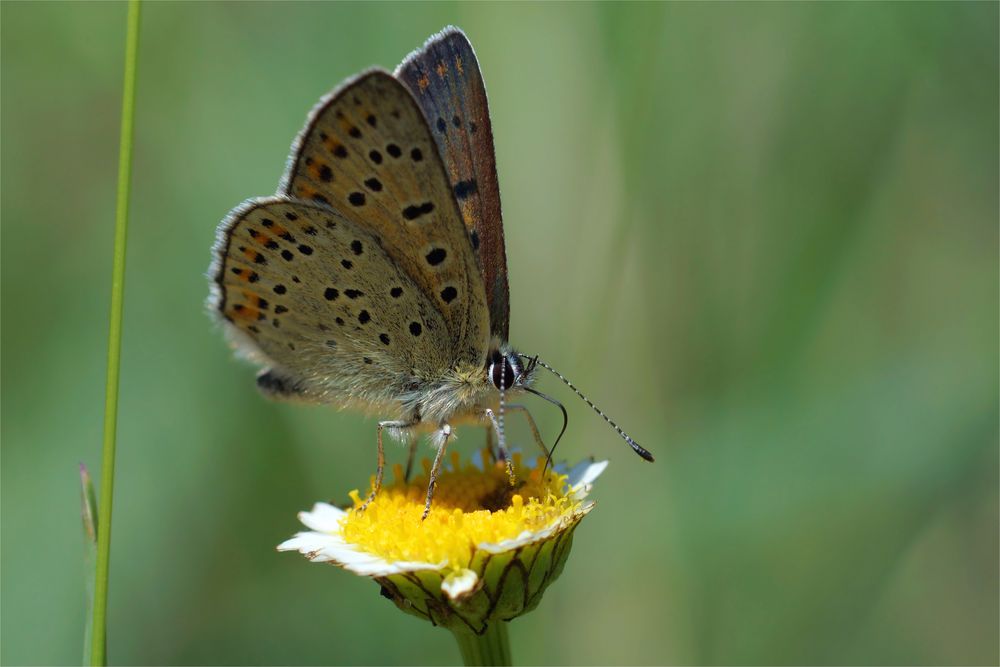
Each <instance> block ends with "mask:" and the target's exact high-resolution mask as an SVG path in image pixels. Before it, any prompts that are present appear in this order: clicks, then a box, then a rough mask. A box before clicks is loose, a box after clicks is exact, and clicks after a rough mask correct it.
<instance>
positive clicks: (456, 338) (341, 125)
mask: <svg viewBox="0 0 1000 667" xmlns="http://www.w3.org/2000/svg"><path fill="white" fill-rule="evenodd" d="M284 189H285V192H286V194H288V195H289V196H292V197H296V198H299V199H304V200H311V201H313V202H316V203H318V204H321V205H324V206H329V207H331V208H333V209H336V210H340V211H342V212H343V214H344V215H345V217H348V218H350V219H351V220H354V221H356V222H357V224H359V225H361V226H363V227H366V228H367V229H368V230H369V231H370V233H371V234H372V235H373V236H374V237H375V238H376V240H377V242H378V243H379V244H380V245H381V246H382V248H383V249H384V250H385V252H386V253H387V255H388V256H389V257H390V258H391V259H392V260H393V261H394V262H395V263H396V264H397V265H398V266H399V267H400V268H401V269H402V270H403V272H405V273H406V274H407V275H408V276H410V278H411V279H412V280H413V281H414V282H415V283H416V284H417V285H418V286H419V288H420V289H421V290H422V291H423V292H424V294H425V295H426V296H427V297H428V299H430V300H431V301H432V302H433V303H434V304H435V305H436V306H437V308H438V309H439V311H440V312H441V316H442V318H443V319H444V321H445V323H446V325H447V327H448V332H449V333H450V340H447V341H442V342H443V343H444V344H445V347H446V348H447V349H448V350H449V351H451V352H453V354H454V359H455V360H456V361H465V362H468V363H482V361H483V359H484V358H485V355H486V346H487V344H488V338H489V311H488V310H487V306H486V296H485V293H484V290H483V285H482V278H481V276H480V273H479V269H478V267H477V265H476V258H475V254H474V251H473V250H472V246H471V244H470V243H469V239H468V235H467V233H466V230H465V226H464V224H463V223H462V219H461V214H460V212H459V209H458V206H457V204H456V202H455V198H454V195H453V193H452V191H451V187H450V185H449V182H448V178H447V176H446V174H445V168H444V164H443V163H442V161H441V158H440V156H439V155H438V152H437V150H436V148H435V144H434V140H433V138H432V137H431V134H430V129H429V128H428V127H427V122H426V120H424V117H423V114H422V113H421V111H420V109H419V107H418V106H417V104H416V102H415V100H414V99H413V96H412V95H411V94H410V93H409V91H407V90H406V88H405V87H404V86H403V85H402V84H401V83H400V82H399V81H397V80H396V79H395V78H393V77H392V76H391V75H390V74H388V73H387V72H384V71H381V70H374V71H371V72H368V73H366V74H362V75H361V76H359V77H358V78H356V79H354V80H353V81H350V82H348V83H347V84H345V85H344V86H343V87H342V88H340V89H339V90H338V91H336V92H335V93H334V94H333V96H332V97H331V98H330V99H329V100H328V101H326V102H323V103H321V105H320V106H319V107H318V108H317V109H316V110H315V111H314V112H313V114H312V116H311V118H310V121H309V124H308V125H307V126H306V129H305V131H304V132H303V134H302V136H301V137H300V138H299V140H298V142H297V149H296V152H295V153H294V154H293V157H292V159H291V162H290V165H289V171H288V173H287V174H286V177H285V185H284Z"/></svg>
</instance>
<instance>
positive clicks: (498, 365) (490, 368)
mask: <svg viewBox="0 0 1000 667" xmlns="http://www.w3.org/2000/svg"><path fill="white" fill-rule="evenodd" d="M486 379H487V380H488V381H489V383H490V384H492V385H493V386H494V387H495V388H496V389H497V391H503V392H508V391H511V390H513V389H525V388H527V387H529V386H531V384H532V382H534V379H535V361H534V360H533V359H527V360H524V359H523V358H522V356H521V355H519V354H518V353H517V352H515V351H514V350H513V349H512V348H511V347H510V345H508V344H507V343H502V344H500V345H496V346H494V347H493V349H492V350H491V351H490V353H489V355H487V358H486Z"/></svg>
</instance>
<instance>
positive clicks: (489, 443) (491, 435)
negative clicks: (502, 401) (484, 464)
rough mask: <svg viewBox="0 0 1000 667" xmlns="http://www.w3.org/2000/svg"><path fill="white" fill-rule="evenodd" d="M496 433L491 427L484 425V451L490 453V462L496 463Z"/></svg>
mask: <svg viewBox="0 0 1000 667" xmlns="http://www.w3.org/2000/svg"><path fill="white" fill-rule="evenodd" d="M496 442H497V441H496V433H495V432H494V431H493V429H491V428H489V427H486V451H488V452H489V453H490V462H491V463H496V461H497V445H496Z"/></svg>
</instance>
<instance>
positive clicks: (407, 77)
mask: <svg viewBox="0 0 1000 667" xmlns="http://www.w3.org/2000/svg"><path fill="white" fill-rule="evenodd" d="M396 76H397V77H398V78H399V79H400V80H401V81H402V82H403V83H405V84H406V86H407V87H408V88H409V89H410V91H411V92H412V93H413V96H414V97H415V98H416V99H417V102H418V103H419V104H420V107H421V109H422V110H423V112H424V116H425V117H426V118H427V122H428V124H429V125H430V126H431V131H432V132H433V136H434V139H435V141H436V142H437V145H438V148H439V149H440V151H441V155H442V157H443V158H444V161H445V166H446V167H447V170H448V175H449V178H450V180H451V186H452V191H453V192H454V194H455V197H456V199H457V200H458V203H459V206H460V208H461V211H462V218H463V221H464V222H465V224H466V227H467V228H468V230H469V234H470V236H471V239H472V241H473V246H474V247H475V248H476V252H477V254H478V257H479V264H480V268H481V270H482V274H483V282H484V287H485V290H486V300H487V303H488V305H489V310H490V330H491V333H492V334H493V335H495V336H497V337H499V338H500V339H502V340H507V336H508V329H509V318H510V303H509V298H510V297H509V294H508V287H507V257H506V252H505V249H504V237H503V221H502V218H501V213H500V187H499V185H498V181H497V169H496V154H495V151H494V148H493V128H492V125H491V123H490V112H489V105H488V103H487V99H486V87H485V85H484V84H483V77H482V73H481V72H480V71H479V62H478V60H477V59H476V55H475V52H473V50H472V45H471V44H470V43H469V40H468V38H467V37H466V36H465V34H464V33H463V32H462V31H461V30H459V29H458V28H448V29H446V30H444V31H443V32H441V33H439V34H438V35H435V36H434V37H432V38H431V39H430V40H428V42H427V43H426V44H425V45H424V47H423V48H422V49H419V50H417V51H415V52H414V53H413V54H411V55H410V56H409V57H407V58H406V60H404V61H403V63H402V64H401V65H400V66H399V68H398V69H397V70H396Z"/></svg>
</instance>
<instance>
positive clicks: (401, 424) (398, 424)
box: [358, 421, 413, 512]
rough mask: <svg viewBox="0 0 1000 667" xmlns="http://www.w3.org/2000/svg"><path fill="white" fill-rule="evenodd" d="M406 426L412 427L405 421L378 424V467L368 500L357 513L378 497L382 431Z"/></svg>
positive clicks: (382, 455) (382, 452)
mask: <svg viewBox="0 0 1000 667" xmlns="http://www.w3.org/2000/svg"><path fill="white" fill-rule="evenodd" d="M408 426H413V424H411V423H410V422H405V421H384V422H379V423H378V467H377V468H376V469H375V485H374V487H373V488H372V492H371V493H370V494H368V499H367V500H365V502H364V503H362V504H361V507H359V508H358V511H359V512H364V511H365V510H366V509H368V505H370V504H371V502H372V501H373V500H375V496H376V495H378V492H379V490H380V489H381V488H382V473H383V472H385V449H384V448H383V447H382V429H384V428H390V429H402V428H406V427H408Z"/></svg>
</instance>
